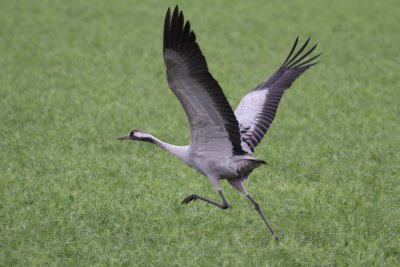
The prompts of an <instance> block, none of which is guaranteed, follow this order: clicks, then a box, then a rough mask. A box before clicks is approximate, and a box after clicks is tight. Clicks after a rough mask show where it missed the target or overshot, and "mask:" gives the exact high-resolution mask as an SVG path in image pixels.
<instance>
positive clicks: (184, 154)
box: [118, 6, 321, 240]
mask: <svg viewBox="0 0 400 267" xmlns="http://www.w3.org/2000/svg"><path fill="white" fill-rule="evenodd" d="M309 41H310V38H308V39H307V41H306V42H305V43H304V44H303V45H302V46H301V47H300V49H298V51H297V52H296V53H294V52H295V50H296V47H297V43H298V37H297V38H296V40H295V42H294V44H293V46H292V48H291V50H290V52H289V55H288V56H287V58H286V60H285V61H284V62H283V64H282V66H280V68H279V69H278V70H277V71H276V72H275V73H274V74H273V75H272V76H271V77H269V78H268V79H266V80H265V81H263V82H262V83H261V84H259V85H258V86H257V87H256V88H255V89H253V90H252V91H250V92H249V93H248V94H247V95H245V97H244V98H243V99H242V100H241V102H240V104H239V106H238V107H237V109H236V111H235V113H234V112H233V111H232V108H231V106H230V105H229V103H228V101H227V99H226V97H225V95H224V93H223V92H222V89H221V87H220V86H219V84H218V82H217V81H216V80H215V79H214V78H213V76H212V75H211V74H210V73H209V71H208V67H207V63H206V60H205V58H204V56H203V54H202V52H201V50H200V47H199V45H198V43H197V42H196V35H195V34H194V32H193V31H192V30H191V27H190V23H189V21H186V22H185V20H184V17H183V13H182V11H179V8H178V6H176V7H175V9H174V11H173V14H172V17H171V11H170V9H169V8H168V10H167V13H166V16H165V22H164V42H163V54H164V61H165V65H166V68H167V80H168V84H169V87H170V88H171V90H172V91H173V93H174V94H175V95H176V97H177V98H178V99H179V101H180V102H181V104H182V106H183V108H184V110H185V113H186V116H187V118H188V121H189V125H190V130H191V139H192V143H191V144H190V145H187V146H176V145H171V144H168V143H166V142H163V141H161V140H160V139H158V138H156V137H154V136H152V135H151V134H149V133H146V132H144V131H141V130H139V129H133V130H132V131H130V133H129V134H128V135H126V136H122V137H119V138H118V140H138V141H145V142H149V143H153V144H156V145H157V146H159V147H161V148H162V149H164V150H166V151H168V152H169V153H171V154H173V155H175V156H176V157H178V158H179V159H181V160H182V161H183V162H185V163H186V164H188V165H189V166H190V167H192V168H193V169H195V170H197V171H198V172H199V173H201V174H203V175H204V176H206V177H207V178H208V180H209V181H210V182H211V184H212V185H213V187H214V188H215V189H216V190H217V191H218V193H219V195H220V197H221V200H222V203H218V202H216V201H213V200H210V199H207V198H205V197H202V196H199V195H196V194H192V195H189V196H187V197H186V198H185V199H184V200H183V201H182V204H188V203H189V202H191V201H193V200H196V199H199V200H203V201H205V202H208V203H210V204H212V205H215V206H217V207H219V208H221V209H226V208H228V207H229V203H228V201H227V200H226V198H225V196H224V193H223V191H222V189H221V185H220V181H221V180H224V179H225V180H227V181H228V182H229V183H230V184H231V185H232V186H233V187H234V188H236V189H237V190H238V191H240V192H241V193H243V194H244V195H246V197H247V198H248V199H249V200H250V201H251V203H253V205H254V207H255V209H256V211H257V212H258V213H259V214H260V216H261V218H262V220H263V221H264V223H265V224H266V226H267V227H268V229H269V231H270V232H271V233H272V235H273V236H274V238H275V239H276V240H279V239H278V237H277V236H276V235H275V232H274V230H273V229H272V227H271V225H270V223H269V222H268V220H267V219H266V217H265V216H264V214H263V212H262V211H261V209H260V206H259V204H258V203H257V202H256V201H255V200H254V199H253V198H252V197H251V196H250V194H249V193H248V192H247V190H246V188H245V185H244V182H245V181H246V179H247V177H248V176H249V175H250V173H251V172H252V171H253V170H254V169H255V168H257V167H259V166H260V165H261V164H265V162H264V161H263V160H261V159H258V158H254V157H252V153H253V151H254V148H255V147H256V146H257V145H258V143H260V141H261V139H262V138H263V137H264V135H265V134H266V132H267V130H268V128H269V126H270V125H271V123H272V121H273V120H274V117H275V114H276V110H277V108H278V104H279V101H280V99H281V97H282V95H283V93H284V92H285V90H286V89H288V88H289V87H290V86H291V85H292V83H293V82H294V80H296V78H297V77H299V76H300V75H301V74H302V73H303V72H305V71H306V70H307V69H309V68H310V67H311V66H313V65H315V64H317V63H318V62H315V61H314V60H315V59H316V58H317V57H319V56H320V55H321V53H320V54H317V55H315V56H313V57H308V56H309V55H310V54H311V53H312V52H313V51H314V50H315V48H316V47H317V45H314V46H313V47H311V48H310V49H309V50H308V51H306V52H304V51H305V49H306V47H307V45H308V43H309Z"/></svg>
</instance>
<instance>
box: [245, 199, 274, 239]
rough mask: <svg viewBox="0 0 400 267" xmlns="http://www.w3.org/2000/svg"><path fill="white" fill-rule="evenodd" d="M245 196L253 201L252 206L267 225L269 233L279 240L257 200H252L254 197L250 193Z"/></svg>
mask: <svg viewBox="0 0 400 267" xmlns="http://www.w3.org/2000/svg"><path fill="white" fill-rule="evenodd" d="M246 197H247V198H248V199H249V200H250V201H251V203H253V205H254V207H255V208H256V211H257V212H258V213H259V214H260V216H261V218H262V219H263V221H264V223H265V224H266V225H267V227H268V229H269V231H270V232H271V234H272V235H273V236H274V238H275V241H277V242H279V237H278V236H277V235H276V234H275V232H274V230H273V229H272V226H271V224H270V223H269V222H268V220H267V218H265V216H264V213H263V212H262V211H261V209H260V205H258V203H257V202H255V201H254V199H253V198H252V197H251V196H250V195H246Z"/></svg>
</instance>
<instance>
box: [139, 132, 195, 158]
mask: <svg viewBox="0 0 400 267" xmlns="http://www.w3.org/2000/svg"><path fill="white" fill-rule="evenodd" d="M140 140H141V141H145V142H149V143H153V144H155V145H157V146H159V147H161V148H162V149H164V150H166V151H167V152H169V153H171V154H172V155H174V156H176V157H178V158H179V159H181V160H183V161H185V162H187V161H188V154H189V153H188V150H189V146H175V145H171V144H168V143H166V142H163V141H161V140H160V139H158V138H156V137H154V136H152V135H151V134H148V133H146V134H143V137H142V139H140Z"/></svg>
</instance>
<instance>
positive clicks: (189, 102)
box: [163, 7, 245, 157]
mask: <svg viewBox="0 0 400 267" xmlns="http://www.w3.org/2000/svg"><path fill="white" fill-rule="evenodd" d="M163 51H164V61H165V65H166V66H167V79H168V84H169V87H170V88H171V89H172V91H173V92H174V93H175V95H176V96H177V98H178V99H179V101H180V102H181V104H182V106H183V108H184V110H185V112H186V116H187V118H188V120H189V125H190V129H191V134H192V144H191V149H192V150H193V151H196V152H197V153H203V152H204V153H203V155H207V156H212V155H213V153H214V155H215V156H216V157H219V156H222V157H224V156H229V155H233V154H244V153H245V152H244V151H243V150H242V146H241V140H240V132H239V124H238V122H237V120H236V117H235V115H234V113H233V111H232V108H231V107H230V105H229V103H228V101H227V99H226V97H225V95H224V93H223V92H222V89H221V87H220V86H219V84H218V82H217V81H216V80H215V79H214V78H213V77H212V76H211V74H210V73H209V72H208V67H207V62H206V60H205V58H204V56H203V54H202V53H201V51H200V48H199V45H198V44H197V42H196V36H195V34H194V32H193V31H191V29H190V23H189V22H188V21H187V22H186V23H185V21H184V18H183V13H182V11H181V12H179V9H178V7H175V10H174V12H173V14H172V18H171V13H170V9H168V11H167V14H166V17H165V24H164V49H163Z"/></svg>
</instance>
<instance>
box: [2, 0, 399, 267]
mask: <svg viewBox="0 0 400 267" xmlns="http://www.w3.org/2000/svg"><path fill="white" fill-rule="evenodd" d="M175 4H176V3H175V2H161V1H127V0H121V1H106V0H103V1H94V0H92V1H50V0H48V1H28V0H24V1H22V0H21V1H0V67H1V72H0V73H1V74H0V92H1V98H0V110H1V112H0V265H2V266H14V265H17V266H45V265H61V266H89V265H98V266H108V265H125V266H147V265H154V266H218V265H222V266H349V265H350V266H399V264H400V223H399V221H400V208H399V205H400V204H399V203H400V180H399V178H400V177H399V176H400V164H399V163H400V119H399V116H400V108H399V105H400V92H399V87H400V83H399V79H398V78H399V73H400V68H399V63H400V62H399V61H400V60H399V50H398V44H399V43H400V32H399V28H398V23H399V19H398V18H399V16H400V13H399V10H400V5H399V2H398V1H394V0H393V1H382V2H379V1H367V2H366V1H361V0H360V1H334V2H324V3H322V2H320V1H307V2H302V1H293V2H292V1H291V2H286V1H281V2H279V3H278V2H266V1H262V0H259V1H228V0H227V1H218V3H214V1H211V0H210V1H196V2H194V1H190V2H188V1H181V2H178V4H180V7H181V8H182V9H183V10H184V12H185V16H186V18H189V19H190V21H191V24H192V27H193V29H194V30H195V32H196V33H197V37H198V41H199V43H200V46H201V48H202V50H203V52H204V54H205V56H206V57H207V60H208V63H209V67H210V70H211V72H212V73H213V75H214V77H215V78H216V79H217V80H218V81H219V82H220V84H221V86H222V87H223V88H224V91H225V94H226V95H227V97H228V99H229V100H230V103H231V105H232V106H233V107H236V105H237V104H238V103H239V101H240V99H241V97H242V96H243V95H244V94H245V93H247V92H248V91H249V90H250V89H252V88H253V87H254V86H256V85H257V84H258V83H259V82H260V81H261V80H263V79H264V78H265V77H266V76H268V75H270V74H272V72H273V71H274V70H275V69H276V68H277V67H278V66H279V65H280V64H281V63H282V61H283V60H284V59H285V57H286V55H287V53H288V52H289V50H290V47H291V45H292V43H293V41H294V39H295V37H296V36H297V34H300V36H301V40H302V41H304V40H305V39H306V38H307V37H308V36H309V35H311V36H312V42H318V43H319V47H318V50H319V51H324V55H323V61H322V63H320V64H319V65H317V66H316V67H314V68H312V69H310V70H309V71H308V72H306V73H305V74H304V75H303V76H302V77H301V78H300V79H298V80H297V81H296V83H295V84H294V85H293V87H292V88H291V89H290V90H289V91H288V92H287V93H286V94H285V96H284V97H283V100H282V101H281V104H280V106H279V110H278V113H277V117H276V119H275V121H274V123H273V125H272V127H271V128H270V130H269V132H268V134H267V136H266V137H265V138H264V141H263V142H262V143H261V145H260V146H259V147H257V150H256V152H255V156H257V157H259V158H262V159H264V160H266V161H267V162H268V163H269V165H267V166H263V167H261V168H259V169H257V170H256V171H255V172H254V173H253V174H252V175H251V177H250V178H249V181H248V182H247V188H248V190H249V192H250V193H251V194H252V195H253V197H254V198H255V199H256V200H257V201H258V202H259V203H260V205H261V207H262V208H263V210H264V212H265V213H266V215H267V218H268V219H269V220H270V222H271V224H272V225H273V226H274V228H275V230H276V231H277V233H278V235H279V236H281V238H282V241H281V243H280V244H277V243H275V242H274V241H273V239H272V238H271V236H270V234H269V232H268V231H267V229H266V228H265V226H264V225H263V223H262V221H261V219H260V218H259V216H258V214H257V213H256V212H255V211H254V208H253V207H252V205H251V203H249V201H247V199H246V198H245V197H244V196H243V195H240V194H239V193H237V192H236V191H235V190H234V189H232V188H230V186H229V185H228V184H227V183H226V182H223V188H224V190H225V194H226V196H227V198H228V200H229V201H230V203H231V205H232V208H230V209H228V210H220V209H217V208H216V207H213V206H209V205H207V204H206V203H204V202H199V201H197V202H194V203H190V204H189V205H187V206H181V205H180V201H181V200H182V199H183V198H184V197H185V196H187V195H188V194H191V193H198V194H200V195H203V196H206V197H209V198H212V199H218V194H217V193H216V192H215V191H214V189H213V188H212V186H211V184H209V182H208V181H207V179H206V178H205V177H202V176H201V175H200V174H198V173H196V172H195V171H193V170H192V169H190V168H188V167H187V166H185V165H184V164H182V163H181V162H179V161H178V160H177V159H175V158H173V157H171V156H170V155H168V154H167V153H165V152H164V151H161V150H160V149H159V148H157V147H155V146H152V145H150V144H147V143H139V142H118V141H116V140H115V138H116V137H118V136H120V135H122V134H126V133H127V132H128V131H129V130H130V129H131V128H133V127H140V128H142V129H143V130H145V131H148V132H150V133H152V134H154V135H155V136H158V137H159V138H161V139H163V140H165V141H167V142H170V143H174V144H180V145H185V144H188V143H189V142H190V138H189V136H190V135H189V128H188V126H187V122H186V117H185V115H184V112H183V109H182V107H181V106H180V104H179V102H178V101H177V99H176V98H175V96H174V95H173V93H172V92H171V91H170V90H169V88H168V86H167V83H166V79H165V66H164V62H163V58H162V30H163V20H164V14H165V11H166V9H167V7H168V6H174V5H175Z"/></svg>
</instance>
